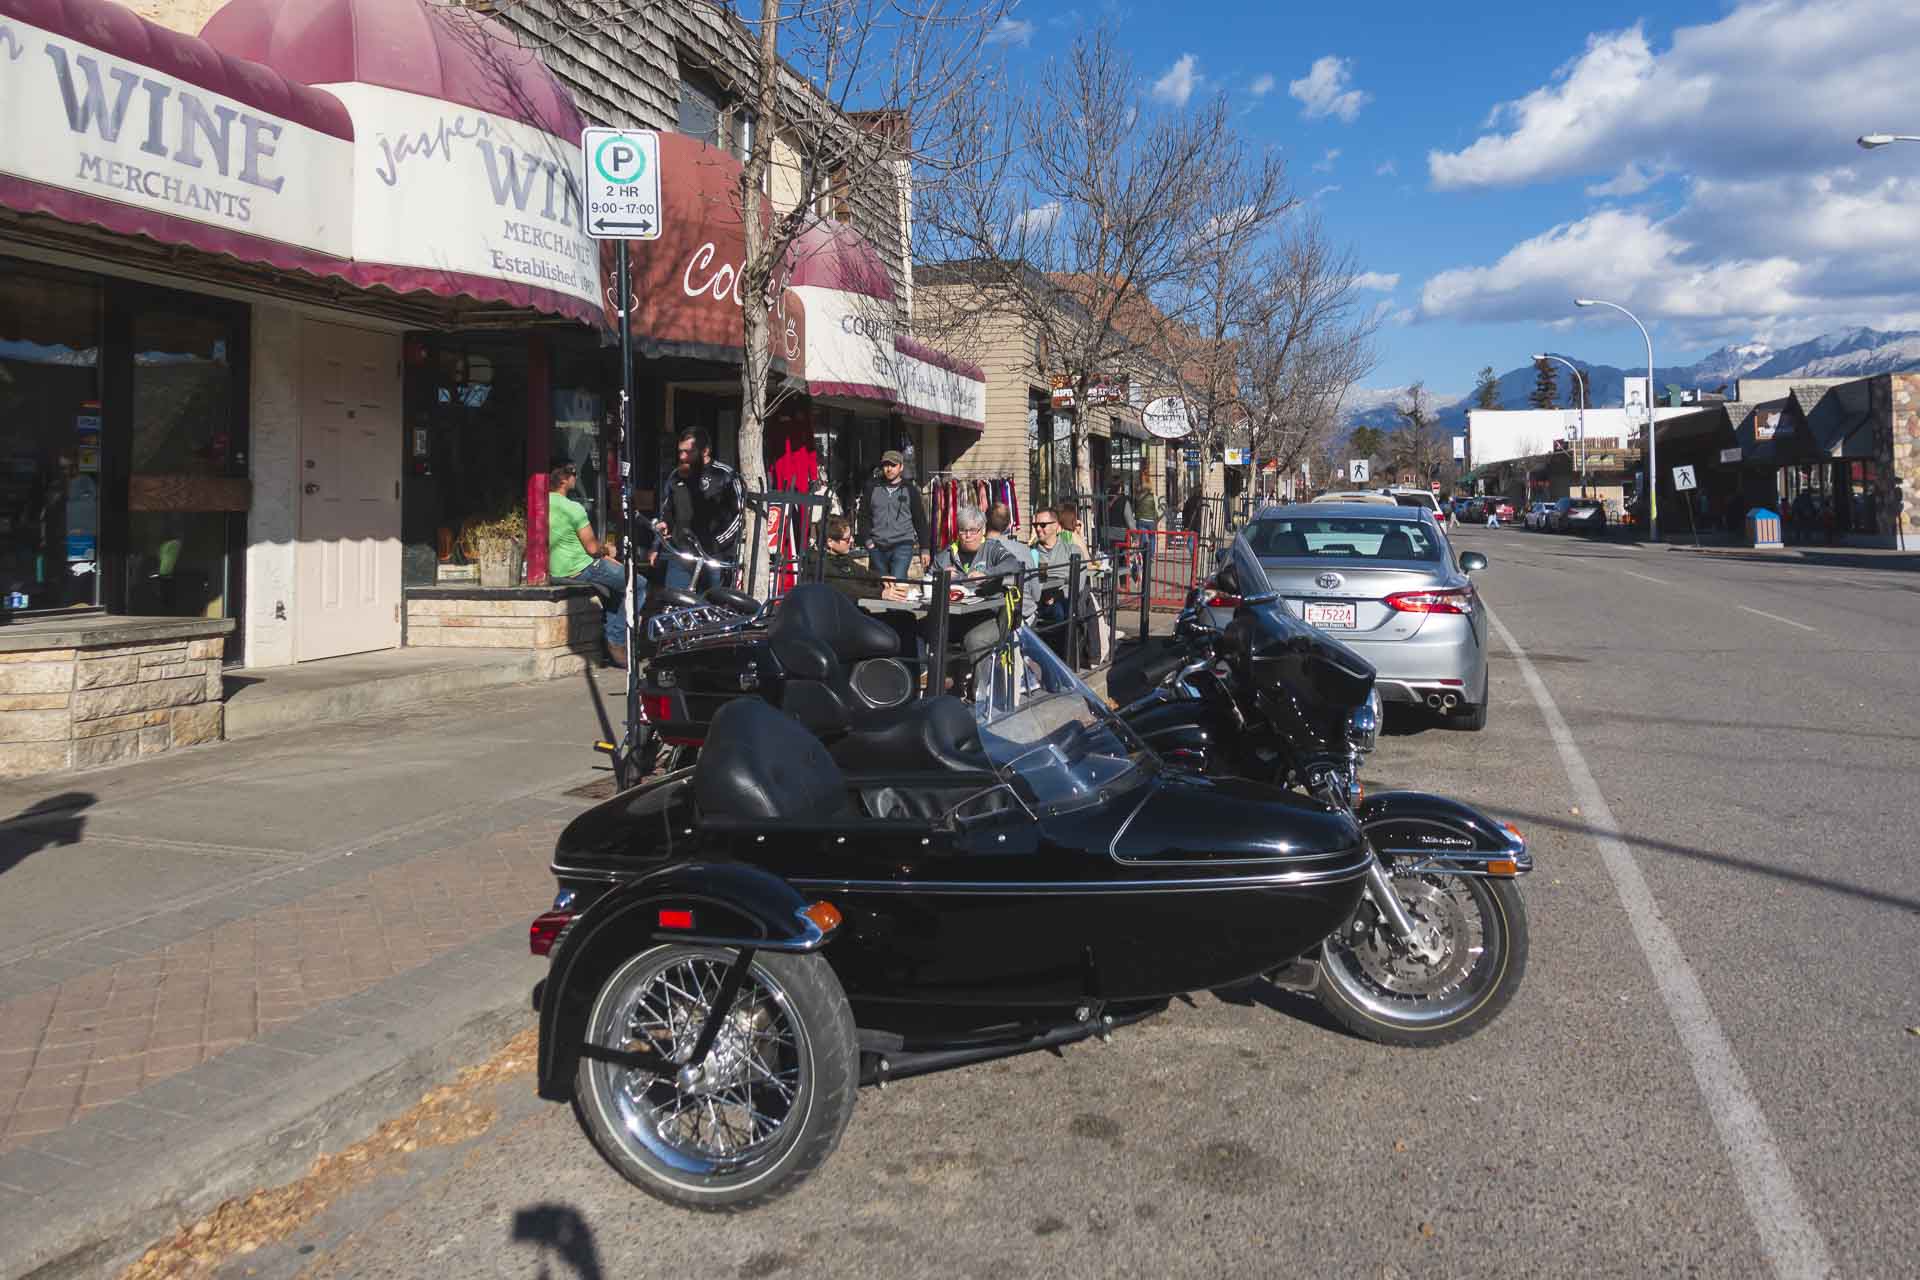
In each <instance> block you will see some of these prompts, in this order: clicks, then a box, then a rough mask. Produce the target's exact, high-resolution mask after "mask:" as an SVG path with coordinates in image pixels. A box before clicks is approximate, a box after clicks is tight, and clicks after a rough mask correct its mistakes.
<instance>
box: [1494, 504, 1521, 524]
mask: <svg viewBox="0 0 1920 1280" xmlns="http://www.w3.org/2000/svg"><path fill="white" fill-rule="evenodd" d="M1516 514H1517V513H1516V512H1515V511H1514V507H1513V503H1511V502H1509V501H1508V500H1507V499H1505V498H1488V499H1487V517H1488V518H1489V519H1491V518H1493V517H1494V516H1499V517H1500V523H1501V524H1512V523H1513V517H1514V516H1515V515H1516Z"/></svg>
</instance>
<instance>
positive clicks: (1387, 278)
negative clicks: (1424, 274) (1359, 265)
mask: <svg viewBox="0 0 1920 1280" xmlns="http://www.w3.org/2000/svg"><path fill="white" fill-rule="evenodd" d="M1353 287H1354V288H1356V289H1378V290H1379V291H1380V292H1382V293H1392V292H1393V291H1394V290H1395V289H1398V288H1399V287H1400V273H1399V272H1397V271H1362V272H1361V273H1360V274H1359V275H1357V276H1355V277H1354V278H1353Z"/></svg>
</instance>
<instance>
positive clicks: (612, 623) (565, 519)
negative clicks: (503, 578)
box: [547, 462, 647, 667]
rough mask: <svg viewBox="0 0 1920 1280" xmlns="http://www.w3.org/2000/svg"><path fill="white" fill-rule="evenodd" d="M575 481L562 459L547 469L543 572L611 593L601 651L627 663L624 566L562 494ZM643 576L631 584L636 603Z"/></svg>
mask: <svg viewBox="0 0 1920 1280" xmlns="http://www.w3.org/2000/svg"><path fill="white" fill-rule="evenodd" d="M579 481H580V472H579V469H578V468H576V467H575V466H574V465H573V464H572V463H571V462H563V463H561V464H560V465H559V466H557V467H555V468H554V469H553V470H552V471H550V472H548V473H547V488H548V493H547V573H548V576H550V577H551V578H552V579H553V580H554V581H555V582H588V583H592V584H593V585H595V586H599V587H605V588H607V589H608V590H609V591H611V592H612V593H613V598H612V599H611V600H609V601H607V602H606V638H607V656H608V657H609V658H611V659H612V660H613V665H614V666H616V667H624V666H626V665H627V613H626V609H625V608H624V607H623V604H624V602H623V597H624V596H625V595H626V591H627V571H626V568H625V567H624V566H622V565H621V563H620V562H619V561H618V560H615V559H614V558H613V555H612V553H611V552H609V551H608V550H607V547H606V544H604V543H602V542H601V541H600V539H599V538H597V537H595V536H594V532H593V524H592V522H591V521H589V520H588V519H587V509H586V508H585V507H583V506H581V505H580V504H579V503H578V502H575V501H574V500H573V499H572V498H570V497H568V496H567V495H568V494H569V493H570V492H571V491H572V490H573V487H574V486H575V485H576V484H578V483H579ZM646 592H647V580H646V579H645V578H640V579H638V580H637V582H636V585H635V597H634V603H635V605H636V606H638V605H640V604H642V603H644V602H645V601H646V598H647V597H646Z"/></svg>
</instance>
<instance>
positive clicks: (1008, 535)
mask: <svg viewBox="0 0 1920 1280" xmlns="http://www.w3.org/2000/svg"><path fill="white" fill-rule="evenodd" d="M987 537H988V538H989V539H991V540H993V541H995V542H999V543H1001V544H1003V545H1004V546H1005V547H1006V549H1007V550H1009V551H1011V552H1013V554H1014V556H1015V558H1017V559H1020V560H1025V559H1026V558H1027V544H1026V543H1024V542H1022V541H1020V539H1019V538H1017V537H1015V536H1014V533H1013V512H1012V511H1010V510H1008V508H1007V504H1006V503H1004V502H996V503H994V504H993V505H992V506H990V507H988V508H987Z"/></svg>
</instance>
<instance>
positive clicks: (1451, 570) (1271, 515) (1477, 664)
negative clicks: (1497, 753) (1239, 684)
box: [1202, 503, 1487, 729]
mask: <svg viewBox="0 0 1920 1280" xmlns="http://www.w3.org/2000/svg"><path fill="white" fill-rule="evenodd" d="M1242 533H1243V534H1244V536H1245V537H1246V540H1247V545H1248V546H1249V547H1250V548H1251V549H1252V550H1253V553H1254V554H1255V555H1256V556H1258V557H1259V558H1260V563H1261V565H1262V566H1263V567H1264V568H1265V569H1266V571H1267V577H1268V579H1269V581H1271V582H1272V584H1273V587H1274V589H1275V590H1276V591H1278V592H1279V593H1280V596H1281V599H1283V600H1284V601H1285V602H1286V606H1287V608H1288V609H1289V610H1290V611H1291V612H1292V613H1293V614H1294V616H1296V617H1298V618H1301V619H1302V620H1304V621H1306V622H1308V623H1310V624H1312V625H1313V626H1316V627H1318V628H1320V629H1321V630H1322V631H1325V632H1326V633H1327V634H1328V635H1331V636H1335V637H1337V638H1338V639H1339V640H1340V641H1341V642H1342V643H1344V644H1346V645H1348V646H1350V647H1351V648H1353V649H1354V650H1355V651H1356V652H1358V653H1359V654H1360V655H1361V656H1362V657H1364V658H1366V659H1367V661H1369V662H1371V663H1373V665H1374V667H1375V668H1376V669H1377V670H1378V672H1379V679H1378V682H1377V687H1378V688H1379V690H1380V697H1381V699H1382V700H1383V701H1385V702H1389V703H1399V704H1402V705H1406V706H1425V707H1426V708H1428V709H1429V710H1431V711H1434V712H1437V713H1440V714H1443V715H1445V716H1447V717H1449V718H1450V719H1451V720H1453V722H1454V723H1456V724H1458V725H1459V726H1460V727H1462V728H1466V729H1481V728H1484V727H1485V726H1486V723H1487V615H1486V611H1485V610H1484V609H1483V608H1481V606H1480V599H1479V596H1478V594H1477V593H1476V592H1475V591H1474V589H1473V583H1472V582H1471V581H1470V580H1469V579H1468V577H1467V575H1468V573H1470V572H1472V571H1473V570H1476V569H1481V568H1485V567H1486V563H1487V558H1486V557H1485V556H1483V555H1481V554H1480V553H1478V552H1475V551H1468V552H1462V553H1458V554H1456V553H1455V551H1454V548H1453V545H1452V544H1451V543H1449V542H1448V541H1447V537H1446V534H1445V533H1444V532H1442V531H1441V529H1440V528H1439V526H1438V525H1437V524H1436V523H1435V522H1434V521H1433V520H1432V519H1430V518H1428V517H1427V516H1426V515H1425V514H1424V513H1422V512H1420V511H1417V510H1413V509H1410V508H1389V507H1384V506H1376V505H1372V504H1366V505H1362V504H1360V503H1352V504H1345V503H1314V504H1311V505H1297V506H1285V507H1269V508H1268V509H1266V510H1265V511H1262V512H1261V513H1260V515H1259V516H1258V517H1257V518H1256V519H1255V520H1253V521H1252V523H1250V524H1248V525H1247V527H1246V528H1245V529H1244V530H1242ZM1238 603H1239V602H1238V601H1235V600H1230V599H1227V598H1225V597H1222V596H1220V595H1218V594H1217V593H1210V594H1207V595H1204V596H1203V599H1202V604H1203V605H1205V606H1207V607H1208V612H1209V613H1210V614H1211V615H1212V616H1211V621H1212V622H1213V624H1214V625H1216V626H1224V625H1225V624H1226V623H1227V622H1228V621H1229V620H1231V618H1232V616H1233V607H1234V606H1235V605H1237V604H1238Z"/></svg>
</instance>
